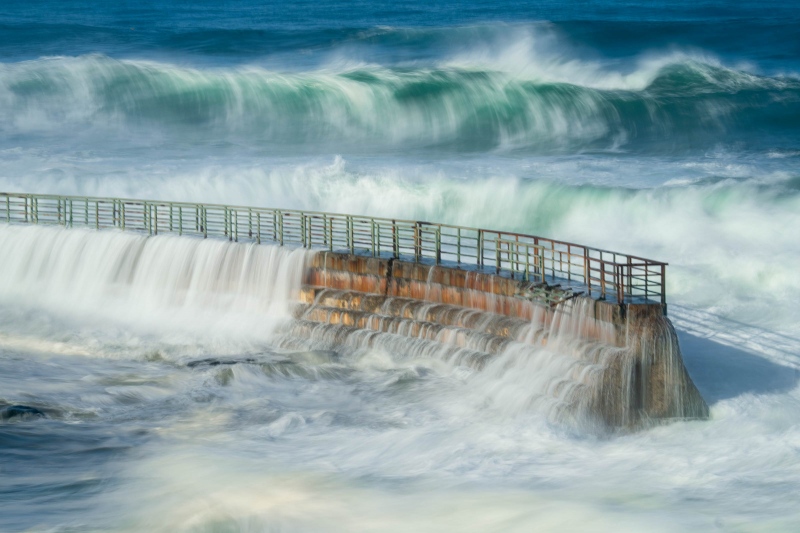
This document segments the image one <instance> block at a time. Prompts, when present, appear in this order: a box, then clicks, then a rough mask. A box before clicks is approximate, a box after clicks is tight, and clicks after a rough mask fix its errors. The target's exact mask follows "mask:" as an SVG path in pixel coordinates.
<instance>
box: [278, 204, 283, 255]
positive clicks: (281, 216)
mask: <svg viewBox="0 0 800 533" xmlns="http://www.w3.org/2000/svg"><path fill="white" fill-rule="evenodd" d="M278 221H279V222H280V224H281V227H280V231H279V232H278V236H279V237H280V243H281V246H283V211H278Z"/></svg>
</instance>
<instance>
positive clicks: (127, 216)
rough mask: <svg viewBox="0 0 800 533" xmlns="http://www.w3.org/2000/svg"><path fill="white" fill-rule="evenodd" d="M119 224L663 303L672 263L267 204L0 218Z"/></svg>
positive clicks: (21, 201)
mask: <svg viewBox="0 0 800 533" xmlns="http://www.w3.org/2000/svg"><path fill="white" fill-rule="evenodd" d="M2 221H4V222H7V223H32V224H59V225H62V226H67V227H73V226H83V227H90V228H95V229H104V228H119V229H121V230H128V231H130V230H133V231H139V232H145V233H148V234H150V235H158V234H160V233H175V234H178V235H195V236H202V237H209V236H211V237H224V238H227V239H230V240H232V241H240V240H247V241H251V242H256V243H262V242H274V243H278V244H281V245H283V244H294V245H300V246H304V247H306V248H319V249H327V250H331V251H347V252H350V253H356V252H359V253H369V254H372V255H373V256H386V255H389V256H392V257H398V258H400V257H404V258H405V257H407V258H413V260H415V261H432V262H435V263H436V264H441V263H443V262H444V263H449V264H453V266H456V267H458V268H476V269H480V270H494V271H495V272H496V273H498V274H503V275H508V276H510V277H511V278H515V279H521V280H523V281H528V282H532V283H536V282H539V283H543V282H545V281H546V280H548V279H549V280H551V281H552V282H553V283H556V282H558V283H564V282H566V283H567V284H569V285H570V286H572V287H577V288H580V289H581V290H585V291H586V292H588V294H589V295H590V296H596V297H599V298H604V299H615V300H616V301H617V302H619V303H626V302H631V301H645V302H648V301H650V302H658V303H661V304H662V305H663V306H665V309H666V300H665V297H666V293H665V290H664V289H665V279H666V265H667V264H666V263H662V262H659V261H652V260H650V259H644V258H641V257H636V256H632V255H627V254H621V253H617V252H610V251H607V250H601V249H598V248H591V247H588V246H583V245H580V244H575V243H570V242H564V241H558V240H554V239H547V238H544V237H537V236H533V235H525V234H521V233H513V232H507V231H497V230H487V229H480V228H470V227H463V226H453V225H448V224H436V223H431V222H421V221H412V220H398V219H388V218H377V217H362V216H353V215H345V214H338V213H323V212H316V211H297V210H290V209H272V208H262V207H241V206H230V205H217V204H204V203H187V202H164V201H157V200H133V199H124V198H99V197H85V196H57V195H47V194H24V193H0V222H2Z"/></svg>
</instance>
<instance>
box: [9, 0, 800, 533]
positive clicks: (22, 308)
mask: <svg viewBox="0 0 800 533" xmlns="http://www.w3.org/2000/svg"><path fill="white" fill-rule="evenodd" d="M96 4H97V3H90V2H78V1H61V2H47V1H42V2H36V3H30V2H17V1H7V2H5V3H4V4H3V9H2V10H0V11H2V12H0V190H9V191H31V192H48V193H64V194H87V195H103V196H131V197H145V198H163V199H169V200H198V201H201V200H202V201H209V202H219V203H233V204H244V205H248V204H250V205H263V206H275V207H291V208H306V209H317V210H328V211H340V212H350V213H355V214H366V215H369V214H372V215H376V216H396V217H403V218H414V219H420V220H432V221H443V222H450V223H458V224H464V225H470V226H484V227H492V228H498V229H509V230H519V231H525V232H531V233H538V234H542V235H547V236H551V237H556V238H560V239H564V240H571V241H576V242H583V243H587V244H591V245H593V246H597V247H600V248H607V249H617V250H621V251H624V252H629V253H634V254H638V255H642V256H646V257H652V258H654V259H659V260H664V261H667V262H669V263H670V266H669V270H668V278H667V284H668V292H669V305H670V317H671V319H672V320H673V322H674V323H675V325H676V327H677V328H678V331H679V335H680V337H681V340H682V343H683V348H684V355H685V359H686V364H687V367H688V368H689V371H690V373H691V375H692V377H693V378H694V380H695V382H696V383H697V385H698V388H699V389H700V390H701V392H702V393H703V394H704V396H705V397H706V399H707V400H708V403H709V405H710V406H711V413H712V417H711V420H709V421H707V422H682V423H676V424H671V425H669V426H664V427H659V428H655V429H652V430H649V431H645V432H642V433H638V434H635V435H627V436H620V437H615V438H598V437H596V436H593V435H592V434H591V433H590V432H582V431H580V430H579V429H578V430H576V429H574V428H564V427H560V426H558V425H553V424H551V423H550V422H548V421H547V419H546V417H544V416H542V413H540V412H538V411H537V410H536V409H532V408H529V409H525V408H520V405H525V402H524V401H522V400H521V398H520V397H516V396H514V397H510V396H509V394H508V393H504V391H509V390H514V391H516V390H519V388H524V386H522V385H520V383H522V384H523V385H524V383H526V382H527V381H526V380H528V379H531V380H532V379H533V378H534V377H535V376H533V375H529V374H526V373H525V372H531V370H530V369H529V368H528V367H527V366H526V365H525V363H526V362H525V361H520V362H519V366H518V367H513V369H512V370H513V371H512V372H508V373H505V374H504V373H502V372H499V373H497V374H488V373H483V374H482V373H480V372H475V371H473V370H471V369H468V368H462V367H458V366H457V365H456V366H448V365H447V364H445V363H444V362H442V361H435V360H417V359H412V360H409V359H408V357H405V356H407V355H408V354H404V353H374V352H363V351H359V350H351V351H347V350H343V351H342V352H341V353H333V354H332V353H329V352H315V351H312V352H292V353H289V354H286V353H283V352H280V350H277V349H276V343H275V338H274V335H273V330H272V327H273V326H272V325H271V324H273V322H274V321H275V320H278V319H276V318H275V314H276V313H277V314H278V315H280V314H281V313H280V312H278V311H275V310H274V309H271V308H270V310H269V312H267V311H266V310H260V311H259V313H262V312H263V313H262V314H258V313H256V315H255V317H256V320H254V321H251V319H252V316H250V317H249V318H248V316H243V315H241V314H237V313H232V311H231V308H230V306H228V305H227V304H225V302H224V301H223V300H213V301H211V302H209V301H206V300H202V299H200V300H192V301H193V302H195V303H194V304H193V305H183V304H181V305H180V306H179V309H178V310H176V307H175V301H178V300H172V299H171V298H175V299H180V298H182V297H183V296H181V295H183V294H184V293H183V292H181V291H180V290H179V289H180V288H179V287H178V288H176V287H174V286H172V285H170V284H169V283H167V282H165V281H164V280H163V279H162V278H159V277H158V275H156V274H153V273H152V272H151V271H148V272H150V273H149V274H142V276H143V278H142V279H140V280H139V282H140V283H141V285H140V286H141V287H144V288H145V289H143V291H144V292H142V293H130V292H126V291H125V290H123V289H120V288H119V287H116V288H113V287H112V288H111V289H109V287H108V286H107V285H105V284H103V283H101V282H100V280H101V276H99V275H98V271H97V270H92V268H97V265H103V264H104V263H103V258H104V257H109V256H110V255H111V254H112V252H113V251H114V250H119V249H122V248H124V247H125V246H134V245H135V243H134V244H131V243H130V242H127V241H124V239H122V238H120V237H119V236H116V237H115V238H111V237H108V236H97V235H87V236H82V237H81V239H86V240H79V241H75V242H74V243H72V245H73V246H74V247H73V248H68V249H65V250H67V251H64V252H63V253H62V254H60V255H53V256H52V257H51V258H49V259H48V258H47V257H45V258H44V259H40V263H36V265H38V266H36V265H34V264H30V265H27V266H25V265H23V266H22V267H20V268H18V269H16V270H11V267H10V266H9V265H15V264H16V265H18V266H19V263H18V262H17V263H15V261H17V260H19V258H20V255H19V252H14V251H13V250H18V248H12V243H14V242H17V240H16V239H18V238H19V237H20V235H18V234H17V233H16V231H18V229H9V228H5V229H3V228H0V229H2V232H0V239H4V240H2V242H4V243H5V245H4V246H5V248H0V259H2V263H3V265H0V272H3V277H2V279H0V410H3V409H4V410H3V411H0V412H2V413H7V414H8V416H5V415H3V418H2V419H0V456H2V457H3V461H2V462H0V530H1V531H226V532H227V531H339V530H341V531H377V530H380V531H427V530H430V531H450V530H466V531H531V530H541V531H550V530H552V531H556V530H558V531H564V530H580V531H587V530H588V531H591V530H596V531H607V530H609V529H611V528H614V529H615V530H620V531H625V530H631V531H640V530H642V529H645V528H647V529H648V530H655V531H661V530H663V531H683V530H698V529H704V530H719V531H769V530H771V531H795V530H797V529H798V527H800V516H799V515H798V512H797V510H796V497H795V496H794V495H795V494H796V493H797V492H798V490H800V468H799V467H798V465H800V432H799V431H798V428H800V418H798V413H799V412H800V409H798V407H800V389H798V384H797V382H798V379H799V378H800V375H798V369H799V368H800V326H798V324H800V313H798V311H797V310H796V308H797V306H796V303H795V302H796V301H797V300H798V299H799V298H800V278H798V276H797V267H796V265H797V264H798V261H800V240H798V238H797V233H798V231H797V228H800V173H799V172H798V163H799V162H800V59H798V58H800V30H798V28H800V24H798V23H800V9H798V8H797V7H796V6H794V5H791V3H786V2H739V3H736V4H735V5H733V4H732V3H729V2H713V1H706V2H697V1H694V2H657V3H650V2H647V3H646V2H613V1H603V2H600V1H593V2H581V3H579V4H578V3H576V4H571V5H567V6H564V5H561V3H557V2H549V1H548V2H524V1H523V2H452V3H448V4H446V5H435V4H432V3H430V2H428V3H424V2H415V1H412V2H404V3H401V4H398V3H389V2H367V1H364V2H356V3H343V2H295V3H291V4H288V5H287V4H285V3H274V2H245V1H240V2H191V3H189V2H171V3H169V4H168V5H167V4H161V3H152V2H135V3H134V2H117V3H114V5H113V6H112V5H106V4H105V3H104V4H103V5H101V6H98V5H96ZM63 238H64V237H63V236H61V235H55V236H49V237H48V236H37V239H42V242H49V243H50V244H48V245H47V246H48V248H47V249H50V248H49V247H53V246H55V244H53V243H54V242H59V241H60V240H61V239H63ZM48 239H50V240H48ZM37 242H38V241H37ZM161 246H163V258H165V259H166V258H177V259H176V261H177V260H178V259H180V258H191V257H195V256H193V255H192V253H190V252H189V251H187V250H186V249H185V248H182V247H181V246H180V245H178V244H174V247H173V244H170V243H164V244H163V245H161ZM81 250H83V252H81ZM87 250H94V251H93V252H92V253H93V254H96V255H92V256H91V257H93V258H96V260H94V262H90V263H87V264H89V265H92V264H93V265H95V266H94V267H91V268H90V267H89V266H84V267H80V268H78V267H77V266H76V264H78V263H75V261H76V258H79V257H82V255H81V254H88V253H89V252H88V251H87ZM214 253H219V254H222V255H223V256H225V255H226V254H230V253H233V252H230V251H229V250H227V249H226V248H224V247H223V248H221V249H220V250H217V251H216V252H214ZM187 261H189V259H187ZM34 266H36V268H34ZM106 266H109V265H106ZM111 266H113V265H111ZM4 268H5V269H7V270H2V269H4ZM109 268H110V266H109ZM34 274H36V275H38V276H39V278H38V281H37V278H36V275H34ZM286 275H287V274H286V272H285V271H283V273H282V274H281V276H286ZM31 276H33V277H31ZM276 279H280V280H283V282H281V284H279V286H281V287H284V286H289V285H290V281H291V280H290V277H279V278H276ZM259 287H262V286H261V285H259ZM267 287H268V288H269V287H272V288H271V289H270V291H274V290H277V289H274V286H273V285H267ZM284 288H285V287H284ZM270 294H272V292H270ZM179 301H180V302H184V300H179ZM235 301H237V302H240V303H241V300H235ZM278 321H279V320H278ZM214 357H228V358H232V359H234V360H238V361H242V363H241V364H235V365H224V367H218V366H217V367H210V366H202V365H200V366H189V363H191V362H192V361H197V360H203V359H207V358H214ZM275 368H284V369H285V368H291V370H289V371H280V372H278V371H275V370H274V369H275ZM522 398H523V399H524V396H523V397H522ZM12 405H25V406H31V407H35V408H36V409H38V410H40V411H41V416H40V415H39V414H37V413H35V412H30V411H28V412H18V411H14V413H16V414H14V416H11V413H12V411H9V410H8V408H9V407H10V406H12Z"/></svg>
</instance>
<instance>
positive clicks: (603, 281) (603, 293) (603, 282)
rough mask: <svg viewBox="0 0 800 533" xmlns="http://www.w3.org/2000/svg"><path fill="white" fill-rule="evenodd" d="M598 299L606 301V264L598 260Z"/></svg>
mask: <svg viewBox="0 0 800 533" xmlns="http://www.w3.org/2000/svg"><path fill="white" fill-rule="evenodd" d="M600 297H601V298H602V299H604V300H605V299H606V263H605V261H603V259H602V257H601V259H600Z"/></svg>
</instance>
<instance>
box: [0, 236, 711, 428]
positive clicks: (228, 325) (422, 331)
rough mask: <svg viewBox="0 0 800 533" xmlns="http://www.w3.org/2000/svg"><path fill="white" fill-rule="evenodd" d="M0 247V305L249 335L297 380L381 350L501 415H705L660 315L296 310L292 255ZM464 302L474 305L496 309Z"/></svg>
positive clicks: (565, 307)
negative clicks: (621, 318) (463, 385)
mask: <svg viewBox="0 0 800 533" xmlns="http://www.w3.org/2000/svg"><path fill="white" fill-rule="evenodd" d="M0 250H3V253H4V257H5V258H6V259H5V260H4V261H3V262H2V263H0V298H2V299H3V300H6V301H9V302H15V301H16V302H20V303H21V304H25V305H34V306H36V305H39V306H45V307H48V308H50V309H55V310H57V311H59V312H62V313H68V314H70V313H84V314H85V313H90V314H92V313H93V314H95V315H100V314H102V315H103V317H110V318H114V319H118V320H123V321H129V322H144V323H145V324H146V325H150V326H152V325H153V324H158V325H159V326H160V327H167V328H172V327H181V328H182V327H187V326H188V327H192V328H194V329H195V330H215V329H216V330H224V331H225V332H226V333H227V334H233V335H252V334H254V333H258V334H259V335H260V338H261V339H262V340H264V341H265V342H266V343H267V345H269V347H270V348H269V349H270V350H275V351H281V352H292V353H294V354H295V355H297V357H296V358H295V359H297V361H294V362H295V363H297V365H299V366H298V367H297V368H296V369H295V370H297V372H299V374H298V375H300V374H307V373H309V372H311V373H314V372H315V371H316V370H314V369H313V368H311V369H309V368H306V367H309V366H310V367H318V366H319V365H320V364H329V363H331V362H332V360H331V359H330V357H322V358H320V357H310V358H309V356H308V354H310V353H312V352H316V353H317V354H318V355H319V352H320V351H323V350H324V351H330V352H335V353H336V354H338V355H337V356H336V358H335V359H336V364H338V365H342V364H344V365H346V366H347V365H349V366H351V367H353V366H358V361H359V360H360V359H362V358H363V357H365V356H368V355H369V354H371V353H375V352H379V353H383V354H386V355H388V356H389V357H390V358H392V359H393V360H394V361H395V362H397V363H399V364H409V363H410V364H415V362H418V361H423V360H424V361H427V362H426V363H425V364H431V362H434V363H435V364H437V365H439V367H438V368H439V369H440V370H441V371H442V372H446V373H449V374H451V375H460V376H463V379H466V380H468V381H469V382H470V385H471V389H470V390H471V391H472V394H473V395H474V398H475V399H476V400H477V401H480V402H481V403H482V404H483V405H485V406H487V407H488V408H490V409H495V410H496V411H497V412H498V413H499V415H500V416H517V415H520V414H524V413H529V412H540V413H543V414H544V415H545V416H547V417H548V418H549V419H550V420H551V421H553V422H555V423H559V424H567V425H571V426H576V427H579V428H581V429H598V428H600V429H602V430H605V429H606V428H609V427H611V428H631V427H639V426H641V425H643V424H646V423H647V422H648V419H649V418H650V417H651V415H655V416H656V418H659V419H661V418H674V417H688V416H703V415H704V414H705V413H706V411H704V409H706V408H705V404H704V403H703V402H702V399H700V398H699V396H696V397H695V396H693V395H692V394H693V393H696V391H695V390H694V387H693V386H690V385H691V382H690V381H689V378H688V376H687V375H686V373H685V370H684V369H683V366H682V363H681V359H680V353H679V351H678V347H677V341H676V339H675V335H674V331H673V330H672V327H671V325H670V324H669V322H668V321H667V320H666V319H665V318H663V317H661V316H660V315H659V316H654V317H648V318H646V319H645V320H638V321H636V322H631V324H633V326H629V327H628V331H627V332H626V333H627V340H624V341H622V342H620V341H618V340H617V339H618V338H622V339H625V338H626V336H625V332H623V334H622V335H621V336H620V335H619V334H618V332H617V330H616V327H615V326H614V325H613V324H612V323H610V322H607V321H603V320H599V319H597V318H596V317H595V302H594V301H593V300H591V299H586V298H575V299H572V300H570V301H567V302H564V303H562V304H560V305H559V306H558V307H556V308H555V309H549V308H545V307H539V306H536V307H535V310H534V313H533V318H532V320H523V319H521V318H517V317H513V316H506V315H501V314H495V313H491V312H486V311H482V310H478V309H473V308H468V307H459V306H454V305H447V304H443V303H440V302H437V301H430V300H431V299H434V300H435V298H438V297H439V296H440V295H441V293H442V286H441V285H438V284H436V283H434V282H433V281H432V280H431V278H430V276H429V279H428V282H427V287H426V290H425V298H426V300H414V299H409V298H396V297H387V296H384V295H379V294H366V293H363V292H356V291H349V290H333V289H323V290H320V291H319V292H318V294H317V296H316V299H315V301H314V302H313V304H311V305H308V306H302V305H301V304H300V293H301V289H302V284H303V282H304V278H305V272H306V271H307V269H308V268H309V264H310V260H311V258H312V256H313V252H308V251H305V250H302V249H295V250H292V249H288V248H284V247H279V246H267V245H261V246H258V245H252V244H238V243H230V242H227V241H221V240H212V239H209V240H202V239H195V238H189V237H175V236H157V237H146V236H142V235H137V234H131V233H122V232H118V231H101V232H95V231H86V230H75V229H71V230H64V229H60V228H43V227H36V226H30V227H18V226H3V225H0ZM473 292H474V294H472V293H470V294H469V295H468V301H469V302H472V303H476V304H477V303H479V302H481V301H484V300H487V298H488V299H490V300H492V299H496V297H495V295H494V294H487V293H484V292H482V291H473ZM492 302H494V300H492ZM484 303H485V302H484ZM495 303H496V302H495ZM491 308H492V309H494V308H495V304H493V305H492V306H491ZM293 315H294V319H292V316H293ZM620 344H624V346H620ZM299 354H305V356H302V357H301V356H300V355H299ZM281 365H282V363H277V366H276V364H273V363H265V364H263V365H262V369H263V370H264V371H266V372H273V371H282V369H284V366H281ZM301 367H302V368H301ZM276 369H277V370H276Z"/></svg>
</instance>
